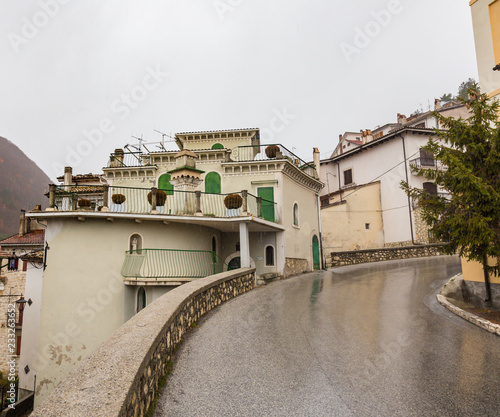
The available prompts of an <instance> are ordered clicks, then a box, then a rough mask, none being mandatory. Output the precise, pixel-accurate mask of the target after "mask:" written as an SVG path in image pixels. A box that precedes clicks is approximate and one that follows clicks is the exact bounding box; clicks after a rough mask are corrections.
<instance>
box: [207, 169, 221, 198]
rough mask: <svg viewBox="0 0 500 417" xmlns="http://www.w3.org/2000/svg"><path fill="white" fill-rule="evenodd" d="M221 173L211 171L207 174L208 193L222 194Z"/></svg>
mask: <svg viewBox="0 0 500 417" xmlns="http://www.w3.org/2000/svg"><path fill="white" fill-rule="evenodd" d="M220 188H221V187H220V175H219V174H218V173H217V172H209V173H208V174H207V175H206V176H205V192H206V193H207V194H220Z"/></svg>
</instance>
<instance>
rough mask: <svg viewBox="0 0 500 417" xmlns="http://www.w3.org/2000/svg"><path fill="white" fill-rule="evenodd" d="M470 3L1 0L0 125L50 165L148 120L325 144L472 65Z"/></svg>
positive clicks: (308, 146)
mask: <svg viewBox="0 0 500 417" xmlns="http://www.w3.org/2000/svg"><path fill="white" fill-rule="evenodd" d="M468 3H469V2H468V1H467V0H460V1H457V0H419V1H415V0H400V1H398V0H389V1H387V0H381V1H379V0H373V1H368V0H349V1H335V0H308V1H306V0H286V1H285V0H164V1H159V0H141V1H138V0H134V1H132V0H128V1H127V0H85V1H76V0H40V1H22V2H21V1H19V0H3V1H2V2H1V3H0V32H1V37H0V56H1V57H2V59H1V64H0V71H1V72H0V74H1V77H0V87H1V88H0V93H1V98H0V136H5V137H6V138H8V139H9V140H11V141H12V142H14V143H15V144H16V145H17V146H19V147H20V148H21V149H22V150H23V151H24V152H25V153H26V154H27V155H28V156H29V157H30V158H31V159H33V160H34V161H35V162H36V163H37V164H38V165H39V166H40V167H41V168H42V169H43V170H44V171H45V172H46V173H47V174H48V175H49V176H50V177H51V178H53V179H55V177H56V176H57V175H61V174H62V167H63V166H65V165H67V164H70V165H73V166H74V172H76V173H87V172H94V173H100V172H101V168H102V167H103V166H105V165H106V163H107V160H108V157H109V153H110V152H112V151H113V150H114V149H115V148H119V147H123V146H124V145H125V144H128V143H136V142H137V141H136V140H135V139H133V138H132V136H141V135H142V137H143V138H144V139H146V140H148V141H158V140H160V139H161V135H160V134H158V133H155V132H154V129H157V130H160V131H162V132H165V133H168V134H174V133H176V132H183V131H198V130H217V129H230V128H232V129H234V128H246V127H260V128H261V129H262V136H263V140H262V142H267V143H271V142H274V143H282V144H284V145H285V146H286V147H287V148H289V149H290V150H292V148H294V149H293V151H295V152H296V153H297V154H298V155H299V156H301V157H302V158H303V159H306V160H310V159H312V148H313V147H318V148H319V149H320V152H321V153H322V157H326V156H328V155H329V154H330V153H331V151H332V150H333V149H334V148H335V145H336V143H337V141H338V135H339V134H340V133H343V132H344V131H347V130H353V131H359V130H360V129H367V128H368V129H373V128H375V127H376V126H378V125H383V124H385V123H389V122H395V120H396V114H397V113H406V114H407V115H408V114H409V113H412V112H413V111H415V110H416V109H420V108H422V109H423V110H427V109H428V105H429V103H430V104H431V105H433V101H434V98H436V97H439V96H441V95H442V94H443V93H447V92H451V93H454V94H455V93H456V92H457V89H458V86H459V84H460V83H461V82H462V81H464V80H466V79H467V78H469V77H473V78H476V79H477V66H476V60H475V49H474V40H473V34H472V23H471V17H470V10H469V5H468ZM171 145H172V144H171ZM172 149H173V148H172Z"/></svg>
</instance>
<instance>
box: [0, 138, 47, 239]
mask: <svg viewBox="0 0 500 417" xmlns="http://www.w3.org/2000/svg"><path fill="white" fill-rule="evenodd" d="M50 182H51V180H50V178H49V177H48V176H47V175H46V174H45V173H44V172H43V171H42V170H41V169H40V168H39V167H38V166H37V165H36V164H35V163H34V162H33V161H32V160H31V159H29V158H28V157H27V156H26V155H25V154H24V153H23V151H21V149H19V148H18V147H17V146H16V145H14V144H13V143H12V142H10V141H9V140H7V139H5V138H3V137H1V136H0V237H6V236H10V235H13V234H15V233H17V231H18V230H19V211H20V210H21V209H26V210H32V209H33V208H34V207H35V204H42V206H43V207H46V206H47V201H48V200H47V197H45V196H44V193H45V192H47V191H48V185H49V184H50Z"/></svg>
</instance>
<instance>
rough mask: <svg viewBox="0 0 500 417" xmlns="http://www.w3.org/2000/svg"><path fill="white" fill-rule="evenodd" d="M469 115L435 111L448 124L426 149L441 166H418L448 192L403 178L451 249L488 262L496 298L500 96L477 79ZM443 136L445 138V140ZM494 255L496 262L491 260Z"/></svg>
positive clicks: (486, 269)
mask: <svg viewBox="0 0 500 417" xmlns="http://www.w3.org/2000/svg"><path fill="white" fill-rule="evenodd" d="M459 101H460V102H462V103H464V104H465V105H466V107H467V108H468V109H469V110H470V118H469V119H467V120H463V119H462V118H460V119H453V118H451V117H443V116H442V115H441V114H440V113H438V112H434V117H436V118H437V119H438V120H439V123H440V125H441V126H443V127H444V130H436V132H435V136H436V138H437V139H434V138H430V139H429V142H428V144H427V145H426V146H425V150H427V151H428V152H431V153H432V154H433V155H434V158H435V160H436V164H437V168H433V169H417V168H412V169H413V170H414V171H415V172H416V173H417V175H419V176H423V177H426V178H428V179H430V180H433V181H434V182H435V183H436V185H438V186H439V187H440V189H441V190H443V192H444V193H446V195H439V194H438V195H433V194H430V193H428V192H426V191H424V190H421V189H418V188H414V187H410V186H409V185H408V184H407V183H406V182H402V184H401V185H402V187H403V189H404V190H405V191H406V193H407V194H408V195H409V196H410V197H412V198H413V199H414V200H416V201H417V202H418V205H419V207H420V208H421V209H422V215H423V218H424V220H425V222H426V223H427V224H428V225H429V226H430V227H431V230H432V232H433V233H434V235H435V236H436V237H437V238H438V239H440V240H441V241H443V242H447V244H446V246H445V248H444V249H445V252H446V253H449V254H452V253H456V252H458V253H459V254H460V256H462V257H465V258H467V259H468V260H469V261H478V262H480V263H482V264H483V268H484V277H485V284H486V293H487V299H488V300H489V299H491V291H490V286H489V278H488V274H489V273H493V274H494V275H496V276H498V275H499V264H498V259H499V257H500V123H499V121H498V109H499V104H498V102H496V101H495V102H492V101H491V100H490V99H489V98H488V96H487V95H486V94H481V93H480V91H479V87H478V85H477V84H476V83H473V84H472V85H471V87H470V88H469V90H468V97H467V98H466V99H462V98H459ZM439 139H440V140H439ZM488 258H493V259H496V260H497V262H496V265H494V266H488V264H487V261H488Z"/></svg>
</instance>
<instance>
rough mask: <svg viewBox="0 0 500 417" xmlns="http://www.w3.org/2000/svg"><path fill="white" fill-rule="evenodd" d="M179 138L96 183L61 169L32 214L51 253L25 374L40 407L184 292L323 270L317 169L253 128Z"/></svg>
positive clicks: (141, 153)
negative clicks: (112, 338) (238, 275)
mask: <svg viewBox="0 0 500 417" xmlns="http://www.w3.org/2000/svg"><path fill="white" fill-rule="evenodd" d="M175 138H176V142H177V144H178V147H179V150H178V151H168V150H165V149H164V148H163V144H161V143H159V144H145V145H144V144H143V145H141V146H137V147H136V148H135V150H134V151H124V150H122V149H117V150H115V151H114V152H113V153H112V154H111V156H110V160H109V163H108V166H107V167H105V168H104V169H103V174H102V175H98V176H96V175H92V174H87V175H73V173H72V170H71V169H70V168H67V169H66V172H65V175H64V176H62V177H60V180H61V181H62V184H61V185H60V186H55V185H51V186H50V192H49V199H50V201H49V208H48V209H47V211H44V212H42V213H32V212H30V213H28V216H29V217H30V218H32V219H36V220H38V221H40V222H43V223H44V224H46V232H45V243H46V245H47V246H48V247H49V248H50V250H48V251H47V255H46V258H45V260H44V262H45V265H46V268H45V270H44V271H43V278H42V279H41V280H40V282H42V285H41V286H40V288H39V293H38V294H37V295H33V296H32V298H33V301H34V302H38V303H40V305H41V306H42V311H41V316H40V321H39V325H38V327H39V329H38V331H37V334H39V338H38V343H37V350H36V355H33V354H32V353H30V355H31V356H29V357H30V358H31V362H30V363H29V364H28V365H29V367H30V369H35V370H36V372H33V374H36V389H35V406H36V405H37V404H38V403H39V402H40V401H41V400H42V399H43V398H44V397H45V396H46V395H47V393H49V392H50V391H51V390H52V389H53V388H54V387H55V386H56V385H57V383H58V382H59V381H61V380H62V379H63V378H64V377H65V376H66V375H67V374H68V373H69V371H70V370H71V369H72V368H73V367H74V366H76V365H77V364H78V363H79V362H80V361H81V360H82V359H83V358H85V357H86V356H88V355H89V354H90V353H91V352H92V351H93V350H94V349H95V348H96V347H97V346H98V345H99V344H100V343H102V342H103V341H104V340H106V338H107V337H109V335H111V333H112V332H113V331H114V330H116V329H117V328H118V327H119V326H121V325H122V324H123V323H124V322H125V321H127V320H128V319H130V318H131V317H132V316H133V315H134V314H135V313H136V312H137V311H139V310H141V309H142V308H144V307H146V306H147V305H148V304H150V303H151V302H153V301H154V300H155V299H157V298H158V297H160V296H161V295H163V294H165V292H167V291H170V290H171V289H172V288H175V287H176V286H178V285H181V284H182V283H184V282H187V281H191V280H194V279H197V278H201V277H204V276H208V275H212V274H214V273H217V272H222V271H224V270H228V269H236V268H239V267H248V266H254V267H255V268H256V275H257V276H256V279H258V280H260V281H265V280H266V279H272V278H276V277H280V276H290V275H293V274H296V273H301V272H304V271H310V270H312V269H319V268H320V267H321V266H322V265H321V255H320V243H319V242H320V222H319V192H320V190H321V188H322V183H321V182H320V181H319V179H318V175H317V173H316V170H315V169H314V166H313V165H312V164H308V163H306V162H304V161H303V160H301V159H300V158H298V157H297V156H296V155H294V154H293V153H292V152H290V151H288V149H286V147H285V146H282V145H272V146H267V145H261V144H260V135H259V130H258V129H241V130H227V131H215V132H194V133H182V134H177V135H176V137H175ZM153 147H155V148H154V149H155V150H154V151H153ZM129 148H130V149H133V148H132V147H129ZM34 356H36V358H34ZM27 357H28V356H27ZM33 374H32V375H33ZM22 379H23V381H21V382H20V383H22V384H23V386H26V387H28V386H29V383H28V382H26V383H25V382H24V379H25V377H24V376H23V378H22Z"/></svg>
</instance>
